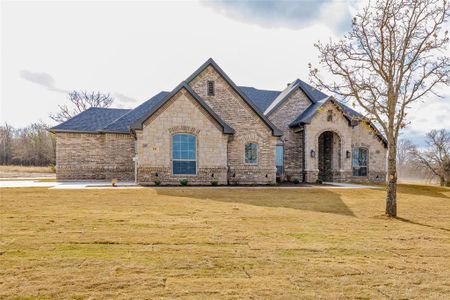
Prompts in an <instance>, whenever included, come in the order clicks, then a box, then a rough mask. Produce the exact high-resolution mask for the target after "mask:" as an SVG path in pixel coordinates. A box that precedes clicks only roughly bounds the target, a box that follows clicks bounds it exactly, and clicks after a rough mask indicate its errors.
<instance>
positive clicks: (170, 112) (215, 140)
mask: <svg viewBox="0 0 450 300" xmlns="http://www.w3.org/2000/svg"><path fill="white" fill-rule="evenodd" d="M176 133H189V134H193V135H195V136H196V137H197V174H196V175H173V174H172V153H171V151H172V135H174V134H176ZM228 137H229V136H228V135H226V134H223V133H222V128H221V127H220V126H219V124H217V122H216V121H215V120H214V119H212V118H211V116H210V115H209V114H208V113H207V112H206V111H205V110H204V109H203V108H202V107H201V106H200V105H199V104H198V103H197V102H196V100H194V99H193V98H192V96H191V95H190V94H189V93H188V92H187V91H186V90H185V89H183V90H181V91H180V92H179V93H177V94H176V95H175V96H174V97H173V98H172V99H171V100H169V101H168V102H167V103H166V104H165V105H164V106H163V107H162V108H160V110H159V111H158V112H156V113H155V114H154V115H153V116H152V117H150V118H149V119H148V120H147V121H146V122H145V123H144V126H143V130H138V131H137V141H138V142H137V147H138V167H137V180H138V182H139V183H140V184H150V185H152V184H154V182H155V180H157V179H158V180H160V182H161V184H162V185H166V184H180V180H181V179H187V180H188V181H189V184H206V185H209V184H211V181H218V183H219V184H227V142H228Z"/></svg>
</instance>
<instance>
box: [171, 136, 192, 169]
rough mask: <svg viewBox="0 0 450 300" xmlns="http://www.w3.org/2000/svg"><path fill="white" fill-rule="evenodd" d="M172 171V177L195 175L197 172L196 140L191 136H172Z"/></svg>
mask: <svg viewBox="0 0 450 300" xmlns="http://www.w3.org/2000/svg"><path fill="white" fill-rule="evenodd" d="M172 164H173V165H172V169H173V174H174V175H195V174H196V172H197V138H196V137H195V136H194V135H191V134H175V135H173V136H172Z"/></svg>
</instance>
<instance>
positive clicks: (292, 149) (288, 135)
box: [268, 89, 311, 181]
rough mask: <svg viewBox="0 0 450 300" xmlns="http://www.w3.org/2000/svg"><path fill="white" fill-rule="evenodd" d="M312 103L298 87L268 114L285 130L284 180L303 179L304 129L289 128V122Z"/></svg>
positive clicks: (283, 140)
mask: <svg viewBox="0 0 450 300" xmlns="http://www.w3.org/2000/svg"><path fill="white" fill-rule="evenodd" d="M310 105H311V101H310V100H309V99H308V97H307V96H306V95H305V93H304V92H303V91H302V90H300V89H297V90H296V91H295V92H293V93H292V95H290V96H289V98H288V99H286V100H285V101H284V102H283V103H281V104H280V106H278V107H275V108H274V109H273V110H272V111H271V112H269V114H268V117H269V120H270V121H272V123H273V124H275V126H277V128H278V129H280V130H281V131H283V137H282V138H281V141H282V143H283V146H284V155H283V162H284V172H283V177H282V180H287V181H294V180H299V181H301V180H302V179H303V131H294V130H293V129H291V128H289V124H291V123H292V122H293V121H294V120H295V119H296V118H297V117H298V116H299V115H300V114H301V113H302V112H303V111H305V109H307V108H308V107H309V106H310Z"/></svg>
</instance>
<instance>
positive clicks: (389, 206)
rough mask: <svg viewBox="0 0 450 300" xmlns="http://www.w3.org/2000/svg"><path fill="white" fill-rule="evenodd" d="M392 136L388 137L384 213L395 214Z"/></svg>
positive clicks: (394, 168)
mask: <svg viewBox="0 0 450 300" xmlns="http://www.w3.org/2000/svg"><path fill="white" fill-rule="evenodd" d="M396 154H397V151H396V145H395V141H394V137H393V136H392V137H390V138H389V139H388V159H387V179H386V183H387V186H386V190H387V195H386V215H388V216H389V217H396V216H397V166H396V162H397V159H396Z"/></svg>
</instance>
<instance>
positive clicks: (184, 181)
mask: <svg viewBox="0 0 450 300" xmlns="http://www.w3.org/2000/svg"><path fill="white" fill-rule="evenodd" d="M188 182H189V181H188V180H187V179H186V178H185V179H181V180H180V184H181V185H182V186H186V185H188Z"/></svg>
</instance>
